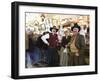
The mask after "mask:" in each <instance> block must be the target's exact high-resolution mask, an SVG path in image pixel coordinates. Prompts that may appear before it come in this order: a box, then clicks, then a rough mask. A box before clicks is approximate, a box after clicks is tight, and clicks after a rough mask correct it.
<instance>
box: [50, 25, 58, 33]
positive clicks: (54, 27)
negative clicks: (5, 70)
mask: <svg viewBox="0 0 100 81" xmlns="http://www.w3.org/2000/svg"><path fill="white" fill-rule="evenodd" d="M52 29H55V30H56V32H57V31H58V29H57V28H56V26H53V27H51V28H50V31H52Z"/></svg>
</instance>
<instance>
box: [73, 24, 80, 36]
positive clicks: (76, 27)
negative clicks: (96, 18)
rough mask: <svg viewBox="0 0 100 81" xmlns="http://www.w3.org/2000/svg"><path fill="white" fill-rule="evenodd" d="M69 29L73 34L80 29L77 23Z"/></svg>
mask: <svg viewBox="0 0 100 81" xmlns="http://www.w3.org/2000/svg"><path fill="white" fill-rule="evenodd" d="M71 30H72V32H73V34H74V35H75V34H78V33H79V31H80V30H81V27H80V26H79V25H78V24H77V23H75V24H74V26H73V27H72V28H71Z"/></svg>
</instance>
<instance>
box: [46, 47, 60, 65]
mask: <svg viewBox="0 0 100 81" xmlns="http://www.w3.org/2000/svg"><path fill="white" fill-rule="evenodd" d="M45 60H46V62H47V64H48V66H51V67H52V66H59V54H58V52H57V50H56V48H48V49H47V50H46V54H45Z"/></svg>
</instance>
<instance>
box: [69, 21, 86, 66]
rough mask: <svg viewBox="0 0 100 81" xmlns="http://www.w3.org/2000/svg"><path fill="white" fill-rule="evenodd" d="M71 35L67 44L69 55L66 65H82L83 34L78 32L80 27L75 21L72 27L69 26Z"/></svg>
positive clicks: (83, 62)
mask: <svg viewBox="0 0 100 81" xmlns="http://www.w3.org/2000/svg"><path fill="white" fill-rule="evenodd" d="M71 30H72V33H73V36H72V37H71V41H70V42H69V44H68V48H69V53H68V54H69V55H68V65H69V66H77V65H84V64H85V61H84V48H85V39H84V36H83V35H80V34H79V31H80V30H81V27H80V26H79V25H78V24H77V23H75V24H74V26H73V27H71Z"/></svg>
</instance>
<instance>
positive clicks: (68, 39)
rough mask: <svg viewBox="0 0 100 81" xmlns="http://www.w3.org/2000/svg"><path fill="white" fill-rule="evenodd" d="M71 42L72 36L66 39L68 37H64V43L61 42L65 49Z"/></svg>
mask: <svg viewBox="0 0 100 81" xmlns="http://www.w3.org/2000/svg"><path fill="white" fill-rule="evenodd" d="M70 40H71V36H68V37H67V38H66V36H63V37H62V41H61V45H62V46H63V47H64V48H65V45H67V44H68V43H69V42H70Z"/></svg>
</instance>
